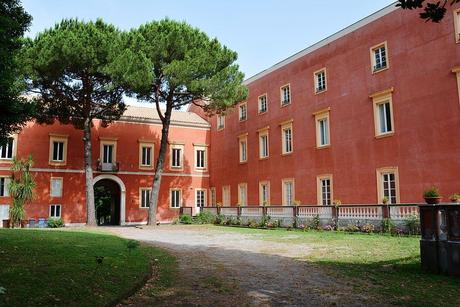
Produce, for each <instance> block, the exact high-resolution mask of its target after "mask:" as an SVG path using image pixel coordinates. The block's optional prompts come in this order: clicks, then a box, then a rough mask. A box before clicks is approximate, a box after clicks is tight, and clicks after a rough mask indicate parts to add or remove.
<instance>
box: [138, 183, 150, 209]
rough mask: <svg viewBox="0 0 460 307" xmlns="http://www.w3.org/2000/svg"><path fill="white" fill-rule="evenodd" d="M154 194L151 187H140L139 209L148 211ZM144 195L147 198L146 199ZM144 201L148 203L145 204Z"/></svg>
mask: <svg viewBox="0 0 460 307" xmlns="http://www.w3.org/2000/svg"><path fill="white" fill-rule="evenodd" d="M151 193H152V188H151V187H140V188H139V208H140V209H148V208H149V206H150V197H151ZM144 195H145V196H146V197H145V198H144ZM144 199H145V200H146V203H144Z"/></svg>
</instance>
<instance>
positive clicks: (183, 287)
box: [108, 226, 382, 306]
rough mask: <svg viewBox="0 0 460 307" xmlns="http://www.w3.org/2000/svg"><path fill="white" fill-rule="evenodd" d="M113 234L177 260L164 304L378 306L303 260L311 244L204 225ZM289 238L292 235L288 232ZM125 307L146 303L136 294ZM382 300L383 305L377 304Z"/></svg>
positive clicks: (123, 230) (115, 230)
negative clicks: (166, 252) (174, 279)
mask: <svg viewBox="0 0 460 307" xmlns="http://www.w3.org/2000/svg"><path fill="white" fill-rule="evenodd" d="M108 230H109V231H110V232H112V233H115V234H117V235H119V236H122V237H124V238H129V239H135V240H140V241H143V242H146V243H149V244H152V245H155V246H159V247H162V248H165V249H167V250H169V251H170V252H171V253H173V254H174V255H175V256H176V257H177V259H178V265H179V276H178V280H177V283H176V285H175V287H174V289H172V291H170V293H166V294H164V295H163V297H162V298H161V300H162V302H161V303H160V304H159V303H158V302H155V305H157V306H158V305H161V306H171V305H174V306H177V305H179V306H280V305H283V306H334V305H338V306H357V305H375V304H376V302H375V301H374V300H373V299H372V298H370V297H367V296H366V295H365V294H364V295H363V294H362V293H361V294H360V293H356V291H353V289H352V285H350V284H349V283H348V281H347V280H338V279H337V278H336V277H332V276H329V275H328V274H327V273H326V272H324V271H322V270H321V269H319V268H318V267H317V266H314V265H311V264H309V263H308V262H305V261H301V260H299V258H300V257H304V256H305V255H307V254H308V253H309V252H310V248H309V246H308V245H307V244H289V243H283V242H272V241H264V240H261V239H259V238H258V236H257V235H247V234H240V233H234V232H231V233H227V232H224V231H222V230H221V229H213V227H200V226H160V227H154V228H144V229H139V228H132V227H118V228H109V229H108ZM286 236H289V234H287V235H286ZM125 304H126V305H147V304H148V301H146V300H145V296H143V297H142V300H141V299H139V295H138V296H136V295H135V296H133V297H132V298H131V299H130V300H128V301H126V302H125ZM377 304H382V303H381V302H380V303H377Z"/></svg>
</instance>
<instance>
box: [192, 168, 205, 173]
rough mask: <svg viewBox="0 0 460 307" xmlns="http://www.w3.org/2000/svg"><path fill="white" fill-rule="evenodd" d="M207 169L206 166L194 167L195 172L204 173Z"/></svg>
mask: <svg viewBox="0 0 460 307" xmlns="http://www.w3.org/2000/svg"><path fill="white" fill-rule="evenodd" d="M207 171H208V169H207V168H195V172H199V173H206V172H207Z"/></svg>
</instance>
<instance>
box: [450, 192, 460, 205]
mask: <svg viewBox="0 0 460 307" xmlns="http://www.w3.org/2000/svg"><path fill="white" fill-rule="evenodd" d="M449 199H450V201H451V202H453V203H456V204H458V203H460V195H458V194H457V193H454V194H452V195H451V196H450V197H449Z"/></svg>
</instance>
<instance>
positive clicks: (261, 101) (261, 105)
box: [259, 94, 268, 114]
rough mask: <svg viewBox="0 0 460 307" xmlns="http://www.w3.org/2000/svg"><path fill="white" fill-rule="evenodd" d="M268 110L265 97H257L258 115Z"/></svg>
mask: <svg viewBox="0 0 460 307" xmlns="http://www.w3.org/2000/svg"><path fill="white" fill-rule="evenodd" d="M267 110H268V102H267V95H266V94H265V95H262V96H259V114H262V113H265V112H267Z"/></svg>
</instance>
